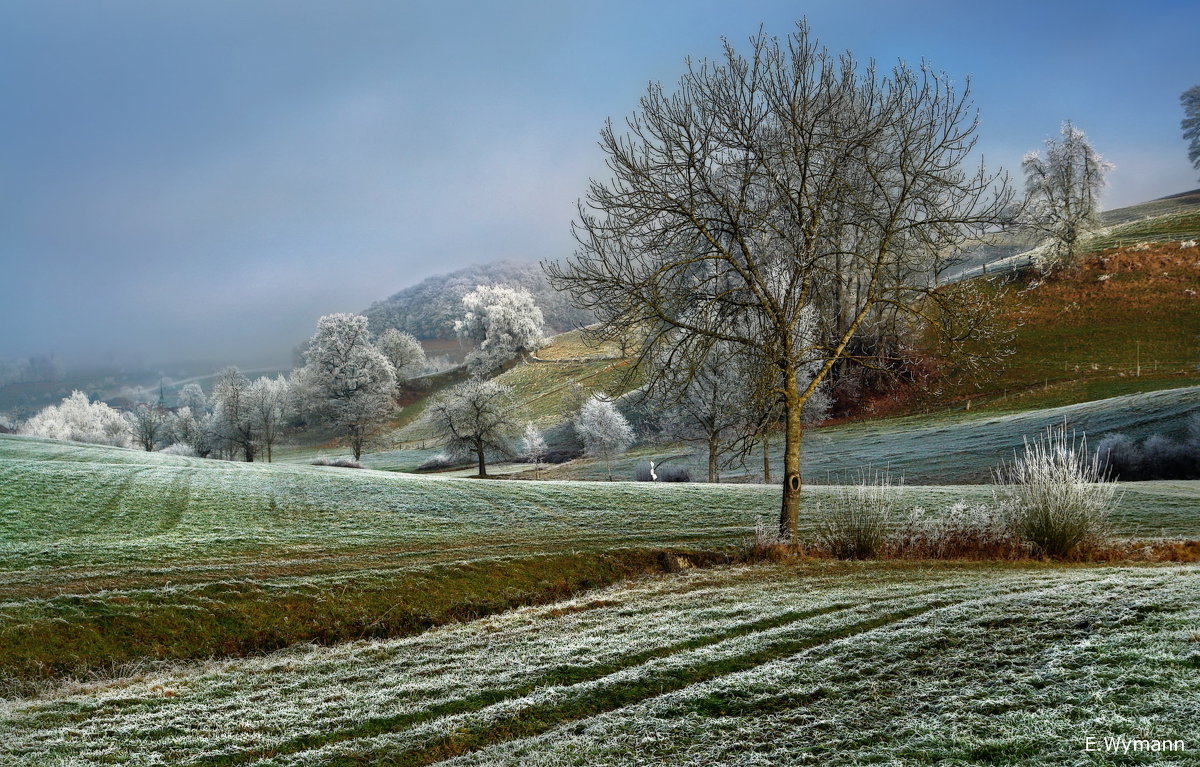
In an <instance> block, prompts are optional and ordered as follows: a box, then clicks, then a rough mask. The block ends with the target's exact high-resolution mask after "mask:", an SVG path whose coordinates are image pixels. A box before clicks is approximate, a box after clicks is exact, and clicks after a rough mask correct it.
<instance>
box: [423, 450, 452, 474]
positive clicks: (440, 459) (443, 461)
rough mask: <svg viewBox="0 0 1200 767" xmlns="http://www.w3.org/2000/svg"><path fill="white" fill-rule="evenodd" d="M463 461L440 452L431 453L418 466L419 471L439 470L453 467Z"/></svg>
mask: <svg viewBox="0 0 1200 767" xmlns="http://www.w3.org/2000/svg"><path fill="white" fill-rule="evenodd" d="M460 463H461V461H455V460H454V459H453V458H451V457H450V456H449V455H447V454H446V453H438V454H437V455H431V456H429V457H428V458H426V459H425V460H424V461H422V462H421V465H420V466H418V467H417V471H439V470H441V469H452V468H454V467H455V466H457V465H459V464H460Z"/></svg>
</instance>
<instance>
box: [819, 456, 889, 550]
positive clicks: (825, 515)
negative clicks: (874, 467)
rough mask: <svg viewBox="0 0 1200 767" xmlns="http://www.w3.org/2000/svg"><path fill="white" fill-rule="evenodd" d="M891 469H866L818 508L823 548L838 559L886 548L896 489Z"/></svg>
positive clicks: (820, 539)
mask: <svg viewBox="0 0 1200 767" xmlns="http://www.w3.org/2000/svg"><path fill="white" fill-rule="evenodd" d="M898 489H899V485H893V484H892V481H891V477H890V475H889V474H888V473H887V472H874V473H870V472H868V471H865V470H864V471H863V472H861V473H860V474H859V475H858V479H857V481H856V482H855V483H854V484H852V485H845V486H842V487H839V488H837V490H836V491H835V493H834V496H833V500H831V501H829V502H828V503H826V504H824V505H822V504H818V505H817V508H816V512H815V520H814V521H815V526H816V541H817V546H818V548H819V549H821V550H823V551H825V552H827V553H828V554H830V555H831V556H833V557H836V558H837V559H870V558H871V557H874V556H876V555H877V554H879V553H880V551H881V550H882V549H883V546H884V542H885V541H886V540H887V535H888V528H889V526H890V524H891V519H892V506H893V504H894V503H895V498H896V490H898Z"/></svg>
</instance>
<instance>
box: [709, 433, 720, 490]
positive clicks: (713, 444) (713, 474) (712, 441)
mask: <svg viewBox="0 0 1200 767" xmlns="http://www.w3.org/2000/svg"><path fill="white" fill-rule="evenodd" d="M708 481H709V482H720V481H721V476H720V475H719V474H718V473H717V435H716V434H709V435H708Z"/></svg>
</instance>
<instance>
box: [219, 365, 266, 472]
mask: <svg viewBox="0 0 1200 767" xmlns="http://www.w3.org/2000/svg"><path fill="white" fill-rule="evenodd" d="M212 402H213V423H214V426H215V428H216V432H217V435H218V437H219V439H220V440H221V441H222V442H223V443H224V445H225V453H226V455H227V456H228V457H229V458H233V456H234V453H235V452H237V451H238V450H240V451H241V452H242V458H243V460H245V461H246V462H247V463H251V462H253V461H254V455H255V452H256V450H257V448H258V424H257V422H256V421H255V418H254V411H253V410H252V409H251V407H250V379H248V378H246V376H244V375H242V371H240V370H238V369H237V367H233V366H230V367H227V368H225V369H223V370H222V371H221V372H220V373H218V374H217V381H216V383H215V384H214V385H213V394H212Z"/></svg>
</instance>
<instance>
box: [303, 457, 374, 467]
mask: <svg viewBox="0 0 1200 767" xmlns="http://www.w3.org/2000/svg"><path fill="white" fill-rule="evenodd" d="M312 465H313V466H336V467H337V468H339V469H362V468H365V467H364V466H363V465H362V464H361V463H359V462H358V461H352V460H350V459H349V458H335V459H333V460H330V459H328V458H318V459H317V460H315V461H313V462H312Z"/></svg>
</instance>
